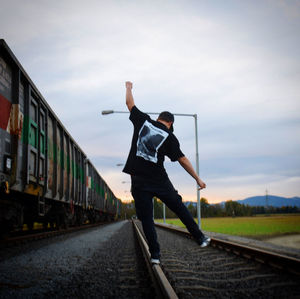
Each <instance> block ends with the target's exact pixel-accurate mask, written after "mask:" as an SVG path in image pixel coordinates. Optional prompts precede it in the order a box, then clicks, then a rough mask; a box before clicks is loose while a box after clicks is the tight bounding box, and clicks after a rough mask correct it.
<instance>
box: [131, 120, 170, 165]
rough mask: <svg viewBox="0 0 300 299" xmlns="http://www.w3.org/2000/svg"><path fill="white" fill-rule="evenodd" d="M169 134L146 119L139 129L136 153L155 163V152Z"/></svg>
mask: <svg viewBox="0 0 300 299" xmlns="http://www.w3.org/2000/svg"><path fill="white" fill-rule="evenodd" d="M168 136H169V134H168V133H167V132H166V131H164V130H161V129H159V128H157V127H155V126H154V125H152V124H151V123H150V122H148V121H147V120H146V121H145V122H144V124H143V126H142V127H141V129H140V132H139V136H138V140H137V151H136V155H137V156H139V157H142V158H143V159H145V160H147V161H150V162H153V163H157V152H158V149H159V148H160V147H161V145H162V144H163V143H164V141H165V140H166V139H167V137H168Z"/></svg>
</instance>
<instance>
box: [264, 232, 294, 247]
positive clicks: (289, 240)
mask: <svg viewBox="0 0 300 299" xmlns="http://www.w3.org/2000/svg"><path fill="white" fill-rule="evenodd" d="M264 241H265V242H267V243H272V244H275V245H279V246H285V247H291V248H295V249H299V250H300V234H297V235H288V236H281V237H275V238H271V239H267V240H264Z"/></svg>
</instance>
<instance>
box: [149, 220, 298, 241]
mask: <svg viewBox="0 0 300 299" xmlns="http://www.w3.org/2000/svg"><path fill="white" fill-rule="evenodd" d="M155 221H157V222H163V220H162V219H155ZM195 221H196V222H197V219H195ZM166 222H167V223H169V224H173V225H176V226H182V227H184V225H183V224H182V222H181V221H180V220H179V219H167V220H166ZM201 229H202V230H204V231H208V232H216V233H222V234H228V235H237V236H248V237H254V238H267V237H273V236H280V235H286V234H300V215H270V216H252V217H235V218H232V217H218V218H202V219H201Z"/></svg>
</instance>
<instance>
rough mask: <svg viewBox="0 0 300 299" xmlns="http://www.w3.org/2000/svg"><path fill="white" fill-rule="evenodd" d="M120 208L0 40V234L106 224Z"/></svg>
mask: <svg viewBox="0 0 300 299" xmlns="http://www.w3.org/2000/svg"><path fill="white" fill-rule="evenodd" d="M120 210H121V202H120V200H119V199H117V198H116V197H115V195H114V193H113V192H112V190H111V189H110V188H109V186H108V185H107V184H106V182H105V181H104V180H103V178H102V177H101V176H100V174H99V173H98V172H97V170H96V168H95V167H94V166H93V164H92V163H91V161H90V160H89V159H88V158H87V156H86V155H85V153H84V152H83V151H82V150H81V148H80V147H79V145H78V144H77V143H76V141H75V140H74V139H73V138H72V136H71V135H70V134H69V133H68V131H67V130H66V129H65V127H64V126H63V124H62V122H61V121H60V120H59V119H58V117H57V116H56V115H55V113H54V112H53V110H52V109H51V108H50V106H49V105H48V103H47V102H46V100H45V99H44V98H43V96H42V95H41V93H40V92H39V91H38V89H37V88H36V86H35V85H34V83H33V82H32V80H31V79H30V78H29V76H28V75H27V73H26V72H25V70H24V69H23V67H22V66H21V64H20V63H19V61H18V60H17V58H16V57H15V55H14V54H13V53H12V51H11V50H10V49H9V47H8V45H7V44H6V42H5V41H4V40H3V39H1V40H0V234H1V233H6V232H8V231H11V230H16V229H20V228H22V227H23V225H24V224H27V226H28V227H29V229H32V228H33V224H34V223H35V222H39V223H43V224H44V226H45V227H48V226H49V225H51V226H54V227H57V228H59V227H61V226H69V225H80V224H83V223H85V222H90V223H94V222H97V221H106V220H109V221H112V220H115V219H116V218H117V217H118V216H120Z"/></svg>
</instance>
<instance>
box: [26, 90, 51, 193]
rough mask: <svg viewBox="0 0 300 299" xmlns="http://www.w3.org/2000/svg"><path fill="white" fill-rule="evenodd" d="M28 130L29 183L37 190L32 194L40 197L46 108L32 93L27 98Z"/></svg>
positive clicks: (43, 179)
mask: <svg viewBox="0 0 300 299" xmlns="http://www.w3.org/2000/svg"><path fill="white" fill-rule="evenodd" d="M28 129H29V130H28V174H29V183H34V186H36V188H34V189H38V190H36V191H34V192H33V193H36V195H42V190H43V189H44V186H45V178H46V146H47V140H46V108H45V107H44V106H43V105H42V104H41V102H40V100H39V99H38V98H37V97H36V96H35V95H34V93H33V91H31V92H30V97H29V121H28ZM39 187H41V188H39Z"/></svg>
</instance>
